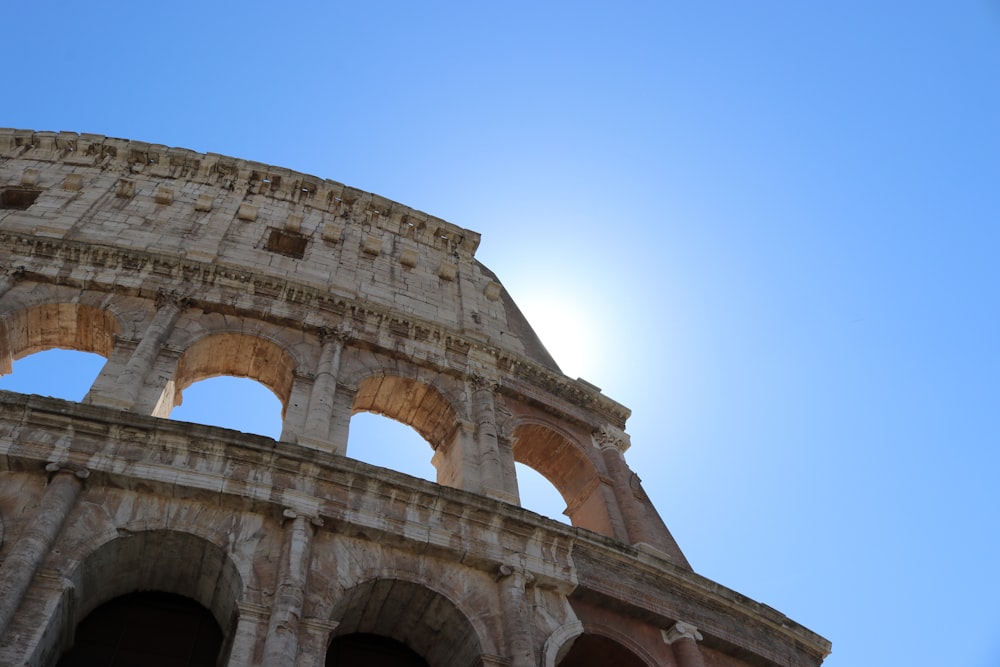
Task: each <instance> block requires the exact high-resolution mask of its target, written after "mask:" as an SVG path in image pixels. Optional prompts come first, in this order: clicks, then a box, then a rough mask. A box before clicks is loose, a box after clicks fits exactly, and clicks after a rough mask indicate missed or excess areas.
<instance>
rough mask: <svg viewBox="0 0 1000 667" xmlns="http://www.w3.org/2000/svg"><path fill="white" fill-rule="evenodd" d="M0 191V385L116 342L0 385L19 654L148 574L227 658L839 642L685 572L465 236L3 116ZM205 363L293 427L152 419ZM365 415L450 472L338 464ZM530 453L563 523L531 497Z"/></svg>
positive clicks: (4, 588)
mask: <svg viewBox="0 0 1000 667" xmlns="http://www.w3.org/2000/svg"><path fill="white" fill-rule="evenodd" d="M0 198H2V199H0V268H2V275H0V318H2V319H0V371H2V372H9V371H10V369H11V363H12V360H14V359H17V358H20V357H22V356H25V355H27V354H31V353H33V352H37V351H40V350H43V349H48V348H52V347H62V348H71V349H76V350H84V351H89V352H96V353H99V354H101V355H103V356H104V357H106V359H107V362H106V364H105V365H104V367H103V370H102V371H101V373H100V375H99V376H98V378H97V380H96V381H95V382H94V384H93V386H92V388H91V389H90V392H89V393H88V394H87V396H86V398H85V399H84V400H83V401H82V402H80V403H75V402H68V401H61V400H57V399H49V398H42V397H38V396H27V395H20V394H14V393H9V392H2V393H0V455H2V456H0V559H2V565H0V664H4V665H22V664H24V665H54V664H55V663H56V662H57V661H58V660H59V657H60V655H62V654H63V653H64V652H65V651H66V650H67V649H69V648H70V647H71V646H73V644H74V641H75V640H74V637H75V633H76V628H77V627H78V625H79V624H80V622H81V621H82V620H83V619H85V618H87V617H88V615H89V614H91V613H92V612H93V611H94V610H95V609H97V608H98V607H99V606H100V605H102V604H104V603H106V602H108V601H110V600H113V599H116V598H118V597H120V596H123V595H125V594H128V593H131V592H133V591H165V592H169V593H175V594H178V595H181V596H184V597H186V598H190V599H191V600H194V601H196V602H197V603H199V604H200V605H201V606H203V607H204V608H206V609H208V610H209V611H210V612H211V615H212V617H213V618H214V619H215V621H216V622H217V623H218V625H219V627H220V628H221V630H222V633H223V637H224V639H223V644H222V648H221V651H220V657H219V660H218V663H217V664H227V665H257V664H265V665H288V666H292V665H297V666H307V665H308V666H312V665H323V664H324V662H325V660H326V655H327V649H328V647H329V646H331V642H332V641H334V640H336V639H337V638H339V637H349V636H354V635H357V634H358V633H364V634H365V635H380V636H384V637H389V638H392V639H394V640H396V641H398V642H401V643H402V644H405V645H406V646H408V647H409V648H410V649H412V651H414V652H416V653H417V654H419V655H420V656H422V658H423V659H424V660H426V662H427V664H429V665H432V666H434V667H438V666H441V667H452V666H454V667H472V666H475V665H512V666H514V667H527V666H529V665H544V666H554V665H558V664H564V665H584V664H605V663H606V662H608V661H611V662H614V663H615V664H637V665H676V666H678V667H691V666H694V665H698V666H700V665H707V666H719V667H722V666H735V665H783V666H787V665H801V666H803V667H804V666H809V665H818V664H820V663H821V662H822V661H823V658H824V657H825V655H826V654H827V653H828V652H829V647H830V645H829V643H828V642H827V641H826V640H824V639H823V638H822V637H819V636H817V635H815V634H813V633H812V632H810V631H809V630H807V629H805V628H803V627H801V626H799V625H797V624H795V623H794V622H792V621H791V620H789V619H788V618H786V617H784V616H783V615H781V614H780V613H778V612H776V611H775V610H773V609H771V608H769V607H767V606H764V605H761V604H758V603H755V602H753V601H751V600H748V599H746V598H745V597H742V596H740V595H739V594H737V593H735V592H733V591H730V590H728V589H726V588H725V587H723V586H720V585H719V584H717V583H714V582H712V581H709V580H707V579H705V578H704V577H701V576H699V575H698V574H696V573H694V572H693V571H692V569H691V567H690V566H689V564H688V562H687V560H686V559H685V558H684V555H683V554H682V553H681V551H680V549H679V548H678V547H677V544H676V543H675V542H674V540H673V538H672V537H671V535H670V533H669V532H668V530H667V528H666V526H665V525H664V524H663V522H662V521H661V519H660V517H659V515H658V514H657V512H656V510H655V509H654V508H653V507H652V505H651V504H650V502H649V499H648V497H647V496H646V495H645V493H644V492H643V490H642V488H641V485H640V483H639V480H638V477H637V476H636V475H635V474H634V473H633V472H632V471H631V470H630V469H629V467H628V465H627V463H626V462H625V459H624V458H623V452H624V451H625V450H626V449H627V448H628V446H629V437H628V435H627V433H626V432H625V422H626V419H627V418H628V416H629V411H628V410H627V409H626V408H625V407H623V406H621V405H619V404H618V403H616V402H615V401H613V400H611V399H609V398H608V397H606V396H604V395H602V394H601V392H600V390H599V389H597V388H596V387H594V386H592V385H589V384H587V383H586V382H583V381H580V380H572V379H569V378H567V377H566V376H564V375H563V374H562V373H561V372H560V370H559V368H558V367H557V366H556V364H555V363H554V361H553V360H552V358H551V357H550V356H549V354H548V353H547V352H546V351H545V348H544V347H543V346H542V344H541V343H540V341H539V340H538V339H537V337H536V336H535V334H534V333H533V332H532V330H531V327H530V326H529V325H528V323H527V322H526V321H525V320H524V318H523V317H522V315H521V314H520V312H519V311H518V309H517V307H516V306H515V304H514V303H513V302H512V301H511V299H510V297H509V296H508V294H507V292H506V291H505V290H504V288H503V286H502V285H501V284H500V282H499V281H498V280H497V278H496V276H494V275H493V274H492V273H491V272H490V271H489V270H488V269H487V268H486V267H484V266H482V265H481V264H479V263H478V262H477V260H476V258H475V251H476V247H477V245H478V242H479V235H478V234H476V233H475V232H472V231H469V230H467V229H462V228H460V227H457V226H455V225H453V224H450V223H448V222H445V221H443V220H439V219H437V218H434V217H432V216H429V215H427V214H425V213H421V212H419V211H414V210H412V209H409V208H406V207H404V206H401V205H400V204H397V203H394V202H391V201H389V200H386V199H383V198H381V197H379V196H377V195H373V194H369V193H366V192H362V191H359V190H355V189H353V188H350V187H346V186H344V185H342V184H340V183H335V182H332V181H325V180H321V179H318V178H315V177H312V176H308V175H304V174H299V173H295V172H292V171H289V170H286V169H281V168H277V167H272V166H268V165H263V164H258V163H254V162H248V161H244V160H238V159H233V158H229V157H224V156H221V155H215V154H204V155H203V154H197V153H194V152H191V151H187V150H181V149H175V148H167V147H165V146H157V145H150V144H145V143H140V142H136V141H126V140H121V139H112V138H106V137H102V136H96V135H87V134H81V135H77V134H72V133H50V132H32V131H23V130H0ZM216 375H234V376H239V377H248V378H252V379H254V380H257V381H259V382H260V383H262V384H264V385H265V386H267V387H268V388H269V389H271V390H272V391H273V392H274V393H275V394H276V395H277V396H278V397H279V399H280V400H281V403H282V406H283V413H282V418H283V430H282V434H281V437H280V439H279V440H278V441H274V440H271V439H269V438H265V437H261V436H253V435H246V434H241V433H236V432H234V431H230V430H227V429H220V428H215V427H209V426H197V425H191V424H184V423H179V422H174V421H169V420H166V419H164V417H167V416H168V415H169V414H170V411H171V409H172V408H173V407H174V406H175V405H177V404H178V403H179V401H180V397H181V394H182V392H183V391H184V389H185V388H187V387H188V386H189V385H191V384H192V383H193V382H197V381H199V380H201V379H204V378H207V377H212V376H216ZM361 411H369V412H375V413H379V414H383V415H386V416H388V417H391V418H393V419H396V420H398V421H401V422H403V423H406V424H409V425H410V426H412V427H413V428H414V429H415V430H416V431H417V432H419V433H420V434H421V435H422V436H423V437H424V438H425V439H426V440H427V441H428V442H429V443H430V445H431V446H432V447H433V449H434V452H435V453H434V458H433V463H434V466H435V468H436V469H437V483H436V484H435V483H430V482H426V481H423V480H419V479H415V478H412V477H410V476H407V475H404V474H401V473H397V472H394V471H391V470H386V469H382V468H377V467H375V466H371V465H367V464H365V463H362V462H359V461H356V460H353V459H351V458H348V457H347V456H345V452H346V445H347V434H348V428H349V424H350V418H351V415H353V414H355V413H357V412H361ZM515 461H517V462H521V463H524V464H526V465H528V466H530V467H532V468H534V469H535V470H537V471H538V472H540V473H541V474H542V475H544V476H545V477H546V478H547V479H548V480H549V481H551V482H552V484H553V485H554V486H555V487H556V488H557V489H558V490H559V491H560V493H561V494H562V496H563V498H564V499H565V501H566V505H567V510H566V513H567V515H568V516H569V518H570V520H571V521H572V524H573V526H572V527H569V526H565V525H562V524H559V523H557V522H554V521H551V520H548V519H545V518H542V517H539V516H538V515H536V514H534V513H532V512H529V511H526V510H523V509H521V508H520V507H519V506H518V502H519V501H518V487H517V480H516V477H515V467H514V464H515ZM574 647H575V650H574ZM581 647H582V648H581Z"/></svg>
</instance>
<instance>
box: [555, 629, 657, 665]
mask: <svg viewBox="0 0 1000 667" xmlns="http://www.w3.org/2000/svg"><path fill="white" fill-rule="evenodd" d="M604 665H614V666H615V667H646V663H644V662H643V661H642V660H640V659H639V657H638V656H636V655H635V654H634V653H632V652H631V651H629V650H628V649H627V648H625V647H624V646H622V645H621V644H619V643H618V642H616V641H614V640H612V639H608V638H607V637H602V636H600V635H587V634H584V635H580V636H579V637H577V638H576V641H574V642H573V646H572V647H571V648H570V650H569V652H568V653H567V654H566V657H564V658H563V659H562V660H560V661H559V667H599V666H600V667H603V666H604Z"/></svg>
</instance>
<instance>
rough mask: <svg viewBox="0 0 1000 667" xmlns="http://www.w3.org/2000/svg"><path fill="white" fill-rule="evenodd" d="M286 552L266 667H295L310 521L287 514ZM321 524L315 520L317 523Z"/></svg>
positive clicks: (270, 626)
mask: <svg viewBox="0 0 1000 667" xmlns="http://www.w3.org/2000/svg"><path fill="white" fill-rule="evenodd" d="M284 517H285V519H290V521H288V523H286V524H285V548H284V551H283V552H282V554H281V560H280V561H279V565H278V580H277V587H276V590H275V594H274V601H273V603H272V605H271V618H270V620H269V622H268V625H267V638H266V639H265V642H264V661H263V664H265V665H269V666H270V665H275V666H280V665H287V666H289V667H291V666H293V665H295V657H296V654H297V652H298V644H299V619H300V618H301V617H302V604H303V601H304V600H305V591H306V581H307V579H308V577H309V552H310V549H311V546H312V537H313V525H311V522H310V519H309V518H308V517H305V516H302V515H301V514H297V513H296V512H295V511H293V510H287V509H286V510H285V512H284ZM318 521H319V520H318V519H316V520H313V522H312V523H316V522H318Z"/></svg>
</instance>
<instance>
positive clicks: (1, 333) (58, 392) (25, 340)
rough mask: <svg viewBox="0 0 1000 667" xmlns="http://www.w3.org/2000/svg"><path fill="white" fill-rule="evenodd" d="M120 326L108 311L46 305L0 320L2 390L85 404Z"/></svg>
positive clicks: (61, 304) (62, 304)
mask: <svg viewBox="0 0 1000 667" xmlns="http://www.w3.org/2000/svg"><path fill="white" fill-rule="evenodd" d="M120 331H121V326H120V324H119V322H118V320H117V318H115V316H114V315H112V314H111V313H110V312H108V311H107V310H101V309H99V308H94V307H93V306H84V305H80V304H75V303H47V304H42V305H38V306H31V307H29V308H25V309H23V310H18V311H15V312H12V313H7V314H5V315H4V316H3V317H2V318H0V374H2V375H5V376H7V377H4V378H2V379H0V388H3V389H8V390H11V391H18V392H21V393H25V394H40V395H43V396H53V397H55V398H62V399H66V400H71V401H80V400H83V398H84V396H86V394H87V392H88V391H89V390H90V387H91V385H92V384H93V383H94V380H95V379H96V378H97V376H98V374H99V373H100V371H101V368H103V366H104V363H105V361H106V360H107V358H108V357H110V356H111V352H112V351H113V349H114V343H115V336H116V335H117V334H118V333H120Z"/></svg>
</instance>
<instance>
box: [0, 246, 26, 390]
mask: <svg viewBox="0 0 1000 667" xmlns="http://www.w3.org/2000/svg"><path fill="white" fill-rule="evenodd" d="M23 273H24V267H23V266H17V267H10V266H8V267H4V268H0V297H2V296H3V295H4V294H6V293H7V291H8V290H9V289H10V288H11V287H13V286H14V283H16V282H17V281H18V279H19V278H20V277H21V274H23ZM13 370H14V351H13V350H12V349H10V335H9V334H8V333H7V324H6V322H5V321H4V320H2V319H0V375H7V374H9V373H10V372H11V371H13Z"/></svg>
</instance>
